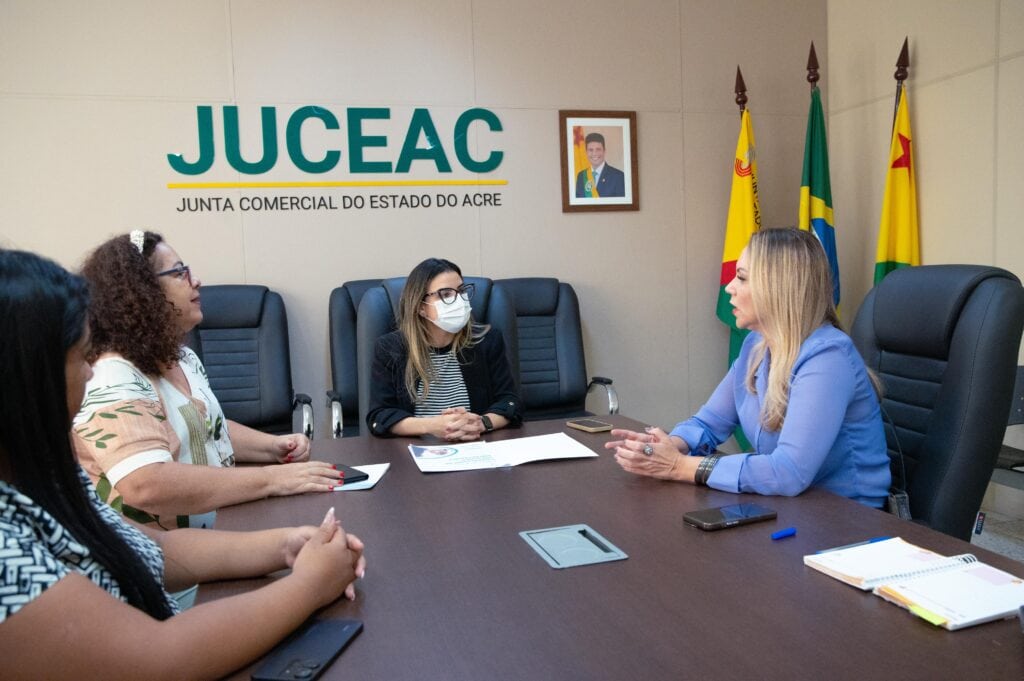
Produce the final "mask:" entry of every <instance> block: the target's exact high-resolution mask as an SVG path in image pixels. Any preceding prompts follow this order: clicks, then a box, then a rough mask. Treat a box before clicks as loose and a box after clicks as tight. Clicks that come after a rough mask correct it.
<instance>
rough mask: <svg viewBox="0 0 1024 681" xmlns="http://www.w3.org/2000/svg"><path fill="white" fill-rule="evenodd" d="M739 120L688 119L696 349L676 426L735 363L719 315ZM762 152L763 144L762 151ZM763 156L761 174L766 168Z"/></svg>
mask: <svg viewBox="0 0 1024 681" xmlns="http://www.w3.org/2000/svg"><path fill="white" fill-rule="evenodd" d="M752 118H753V124H754V139H755V141H756V142H757V144H758V145H760V140H761V138H762V137H761V135H760V132H762V131H761V128H760V122H761V119H760V118H757V117H755V116H753V114H752ZM738 134H739V117H738V116H734V115H728V114H700V113H688V114H685V115H684V116H683V148H684V149H685V150H686V156H685V168H684V173H685V174H684V186H685V188H684V195H685V197H686V202H685V209H686V211H685V215H686V220H685V222H686V302H687V327H686V337H687V343H688V345H689V347H690V357H691V360H690V380H689V382H688V383H687V385H686V391H685V393H683V394H681V395H679V397H678V403H677V404H675V405H673V406H674V407H675V408H676V411H675V412H674V413H673V414H672V419H674V420H671V421H670V422H666V424H665V425H671V424H674V423H676V422H678V421H680V420H682V419H684V418H688V417H689V416H690V414H692V413H694V412H695V411H696V410H697V409H698V408H699V407H700V405H702V404H704V402H705V401H706V400H707V398H708V396H710V395H711V391H712V390H714V387H715V386H716V385H718V383H719V381H721V380H722V376H723V375H724V374H725V370H726V364H727V362H728V359H729V334H728V329H727V328H726V326H725V325H724V324H722V323H721V322H720V321H719V320H718V318H717V317H716V316H715V305H716V304H717V302H718V288H719V279H720V276H721V270H722V245H723V243H724V242H725V222H726V216H727V215H728V211H729V192H730V188H731V183H732V159H733V153H734V152H735V151H736V138H737V135H738ZM756 150H757V151H758V152H760V146H758V147H756ZM760 162H761V160H760V154H759V155H758V164H759V165H758V172H759V181H760V175H763V173H762V172H761V169H760Z"/></svg>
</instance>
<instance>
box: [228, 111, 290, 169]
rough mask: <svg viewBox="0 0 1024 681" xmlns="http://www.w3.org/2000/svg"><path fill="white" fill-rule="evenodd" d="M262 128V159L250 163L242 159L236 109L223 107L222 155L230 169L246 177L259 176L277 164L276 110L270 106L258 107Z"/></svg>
mask: <svg viewBox="0 0 1024 681" xmlns="http://www.w3.org/2000/svg"><path fill="white" fill-rule="evenodd" d="M260 119H261V122H262V128H263V158H261V159H260V160H259V161H255V162H250V161H246V160H245V159H244V158H242V151H241V144H240V139H239V138H240V135H239V134H238V107H237V106H226V107H224V154H225V155H226V156H227V159H228V163H230V164H231V167H232V168H234V169H235V170H237V171H238V172H240V173H245V174H246V175H259V174H260V173H265V172H267V171H268V170H270V169H271V168H273V167H274V164H275V163H277V110H276V109H275V108H274V107H272V106H263V107H260Z"/></svg>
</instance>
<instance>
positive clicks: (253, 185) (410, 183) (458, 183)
mask: <svg viewBox="0 0 1024 681" xmlns="http://www.w3.org/2000/svg"><path fill="white" fill-rule="evenodd" d="M506 184H508V180H378V181H376V182H374V181H360V182H168V183H167V188H168V189H278V188H304V187H465V186H494V185H506Z"/></svg>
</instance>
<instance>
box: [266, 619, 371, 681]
mask: <svg viewBox="0 0 1024 681" xmlns="http://www.w3.org/2000/svg"><path fill="white" fill-rule="evenodd" d="M362 630H363V623H362V622H360V621H359V620H313V621H312V622H310V623H309V624H308V625H307V626H305V627H303V628H302V629H299V630H298V631H297V632H295V633H294V634H292V636H290V637H289V638H287V639H285V640H284V641H282V642H281V643H278V644H277V647H275V648H274V649H273V650H271V651H270V654H269V655H267V657H266V659H265V660H264V661H263V664H261V665H260V667H259V669H257V670H256V671H255V672H253V674H252V679H253V681H298V680H299V679H306V680H309V679H315V678H316V677H318V676H320V674H321V673H323V671H324V670H325V669H327V667H328V666H329V665H330V664H331V662H333V661H334V658H336V657H337V656H338V655H339V654H341V651H342V650H344V649H345V646H347V645H348V644H349V643H350V642H351V641H352V639H354V638H355V637H356V635H357V634H359V632H360V631H362Z"/></svg>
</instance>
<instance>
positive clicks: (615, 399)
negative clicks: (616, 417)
mask: <svg viewBox="0 0 1024 681" xmlns="http://www.w3.org/2000/svg"><path fill="white" fill-rule="evenodd" d="M595 385H599V386H601V387H602V388H604V391H605V395H606V396H607V398H608V413H609V414H618V413H619V394H618V393H617V392H615V388H613V387H612V379H610V378H605V377H604V376H593V377H591V379H590V383H588V384H587V392H588V393H589V392H590V389H591V388H593V387H594V386H595Z"/></svg>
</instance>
